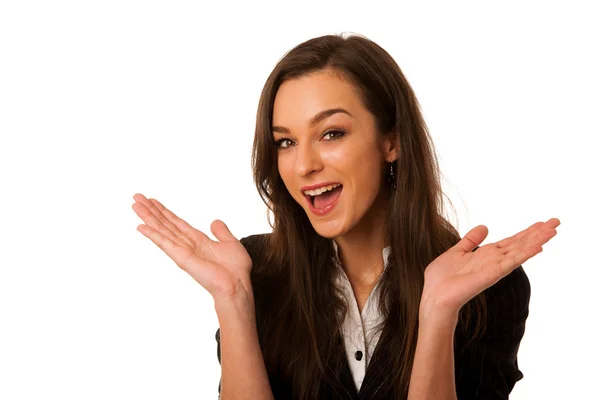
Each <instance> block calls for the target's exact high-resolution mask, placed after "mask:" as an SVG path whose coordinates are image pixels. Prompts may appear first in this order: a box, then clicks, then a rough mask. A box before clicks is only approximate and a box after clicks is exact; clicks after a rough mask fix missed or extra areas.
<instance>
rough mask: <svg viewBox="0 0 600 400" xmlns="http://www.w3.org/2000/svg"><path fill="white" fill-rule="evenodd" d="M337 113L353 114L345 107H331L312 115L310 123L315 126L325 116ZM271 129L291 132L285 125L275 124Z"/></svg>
mask: <svg viewBox="0 0 600 400" xmlns="http://www.w3.org/2000/svg"><path fill="white" fill-rule="evenodd" d="M337 113H344V114H347V115H349V116H352V114H350V113H349V112H348V111H346V110H344V109H343V108H330V109H328V110H324V111H321V112H319V113H318V114H317V115H315V116H314V117H312V118H311V120H310V121H309V123H308V125H309V126H310V127H311V128H312V127H313V126H315V125H317V124H318V123H319V122H321V121H323V120H324V119H325V118H328V117H330V116H332V115H333V114H337ZM271 130H272V131H273V132H279V133H288V134H289V133H291V132H290V130H289V129H288V128H286V127H284V126H274V127H273V128H271Z"/></svg>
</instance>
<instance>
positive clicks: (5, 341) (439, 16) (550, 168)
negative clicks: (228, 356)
mask: <svg viewBox="0 0 600 400" xmlns="http://www.w3.org/2000/svg"><path fill="white" fill-rule="evenodd" d="M214 3H215V2H210V5H201V2H194V1H187V2H183V1H168V2H167V1H122V0H121V1H96V2H92V1H70V2H68V1H52V2H42V1H39V2H31V1H3V2H2V3H0V4H1V5H0V134H1V141H0V178H1V180H0V184H1V185H0V188H1V196H0V212H1V213H2V216H1V219H0V398H2V399H7V400H13V399H15V400H16V399H62V400H66V399H78V400H79V399H213V398H216V397H217V386H218V382H219V376H220V369H219V365H218V363H217V356H216V342H215V339H214V335H215V331H216V329H217V327H218V324H217V319H216V315H215V312H214V304H213V301H212V298H211V297H210V295H208V293H207V292H205V290H204V289H203V288H202V287H201V286H199V285H198V284H197V283H196V282H195V281H194V280H193V279H191V278H190V277H189V276H188V275H187V274H185V273H184V272H183V271H181V270H180V269H179V268H178V267H177V266H176V265H175V264H174V263H173V262H172V261H171V260H170V259H169V258H168V257H167V256H166V255H165V254H164V253H162V251H161V250H160V249H159V248H158V247H156V246H155V245H154V244H153V243H152V242H151V241H150V240H149V239H147V238H145V237H144V236H143V235H142V234H141V233H139V232H138V231H137V230H136V227H137V225H138V224H139V223H141V220H140V219H139V218H138V217H137V215H136V214H135V213H134V211H133V210H132V209H131V205H132V204H133V202H134V201H133V199H132V196H133V195H134V194H135V193H137V192H140V193H143V194H145V195H146V196H148V197H155V198H157V199H159V200H160V201H162V202H163V203H164V204H165V205H166V206H167V207H169V208H171V209H172V210H173V211H174V212H176V213H177V214H179V215H180V216H182V217H183V218H185V219H186V220H187V221H188V222H190V223H191V224H192V225H194V226H195V227H197V228H199V229H201V230H203V231H205V232H208V227H209V225H210V222H211V221H213V220H214V219H216V218H220V219H222V220H224V221H225V222H226V223H227V224H228V225H229V227H230V229H231V230H232V232H233V233H234V234H235V235H236V236H237V237H242V236H246V235H250V234H253V233H261V232H268V231H269V229H270V228H269V226H268V224H267V219H266V214H265V210H266V208H265V206H264V205H263V204H262V202H261V200H260V198H259V197H258V194H257V192H256V190H255V188H254V186H253V183H252V177H251V171H250V150H251V144H252V140H253V134H254V118H255V113H256V107H257V101H258V98H259V94H260V91H261V89H262V86H263V84H264V82H265V80H266V78H267V76H268V74H269V73H270V71H271V70H272V68H273V67H274V65H275V64H276V62H277V61H278V60H279V58H280V57H282V56H283V55H284V53H285V52H286V51H288V50H290V49H291V48H292V47H294V46H295V45H297V44H299V43H300V42H302V41H304V40H307V39H310V38H312V37H315V36H320V35H323V34H327V33H341V32H347V33H348V32H357V33H360V34H363V35H365V36H367V37H368V38H370V39H372V40H374V41H376V42H377V43H378V44H380V45H381V46H382V47H383V48H385V49H386V50H387V51H388V52H389V53H390V54H391V55H392V56H393V57H394V58H395V59H396V61H397V62H398V64H399V65H400V67H401V68H402V70H403V71H404V73H405V74H406V76H407V78H408V80H409V81H410V83H411V84H412V86H413V88H414V90H415V92H416V94H417V96H418V99H419V100H420V102H421V104H422V107H423V111H424V114H425V118H426V121H427V123H428V125H429V127H430V129H431V133H432V136H433V139H434V142H435V144H436V146H437V148H438V151H439V155H440V158H441V165H442V171H443V173H444V175H445V182H444V185H445V188H446V190H447V193H448V195H449V196H450V197H451V199H452V201H453V203H454V205H455V207H456V211H457V216H458V217H457V220H456V222H457V223H458V227H459V230H460V232H461V234H463V235H464V234H465V233H466V232H467V231H468V230H469V229H470V228H472V227H474V226H475V225H478V224H485V225H487V226H488V227H489V229H490V235H489V237H488V239H487V240H486V242H485V243H487V242H489V241H495V240H499V239H502V238H504V237H506V236H508V235H512V234H514V233H516V232H517V231H519V230H521V229H524V228H525V227H527V226H529V225H530V224H532V223H534V222H536V221H538V220H543V221H545V220H547V219H549V218H551V217H558V218H560V219H561V221H562V225H561V226H560V227H559V228H558V231H559V234H558V235H557V236H556V237H555V238H554V239H553V240H552V241H551V242H550V243H548V244H547V245H546V246H545V251H544V252H543V253H541V254H540V255H538V256H536V257H535V258H534V259H531V260H530V261H528V262H527V263H526V264H525V270H526V272H527V274H528V275H529V278H530V281H531V285H532V297H531V305H530V317H529V319H528V321H527V330H526V334H525V337H524V339H523V341H522V343H521V349H520V352H519V366H520V368H521V370H522V371H523V373H524V375H525V378H524V379H523V380H522V381H520V382H518V383H517V384H516V387H515V389H514V391H513V394H512V395H511V399H515V400H523V399H566V398H573V399H575V398H586V399H590V398H596V399H599V398H600V396H599V395H598V394H597V393H598V391H597V389H596V388H597V382H598V372H600V368H599V367H598V358H599V357H600V349H599V344H598V339H597V338H598V337H600V331H599V330H600V329H599V328H598V323H597V322H598V311H597V308H598V305H599V301H598V299H597V295H598V285H597V279H598V276H599V275H598V267H599V266H600V265H599V262H598V258H597V256H596V253H595V252H596V251H597V249H598V243H597V238H598V223H599V222H600V221H599V218H598V215H597V211H596V209H597V204H598V198H597V197H596V196H595V193H597V188H596V186H597V185H598V181H599V180H598V177H597V175H598V172H599V171H600V168H599V161H598V148H597V145H598V135H599V134H600V123H599V121H598V110H599V106H600V101H599V96H600V95H599V93H600V80H599V78H598V71H600V62H599V61H598V39H599V38H600V28H599V27H598V16H599V15H598V12H596V11H594V8H593V7H592V5H591V4H592V3H593V2H591V1H590V2H587V3H584V2H574V1H568V2H567V1H563V2H547V1H545V2H539V3H533V2H527V1H519V2H514V3H510V2H502V3H498V5H490V4H487V3H486V4H483V2H444V3H442V2H440V3H432V2H423V1H421V2H418V6H417V5H415V4H417V2H414V3H413V4H406V3H402V2H397V1H395V2H393V3H392V2H390V4H384V3H375V2H364V1H363V2H359V3H352V2H350V1H343V2H328V3H326V4H319V5H317V4H316V3H315V4H312V3H310V2H300V1H297V2H293V3H289V4H285V3H283V2H277V3H275V2H274V3H272V4H266V3H263V4H261V5H256V4H250V2H249V3H247V4H241V2H240V4H234V3H225V4H222V5H219V6H217V5H215V4H214Z"/></svg>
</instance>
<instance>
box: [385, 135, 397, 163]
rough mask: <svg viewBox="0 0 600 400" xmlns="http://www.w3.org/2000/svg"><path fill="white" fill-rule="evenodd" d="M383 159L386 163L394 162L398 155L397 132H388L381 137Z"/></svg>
mask: <svg viewBox="0 0 600 400" xmlns="http://www.w3.org/2000/svg"><path fill="white" fill-rule="evenodd" d="M382 146H383V147H382V150H383V158H384V160H385V161H387V162H394V161H396V160H397V159H398V156H399V155H400V135H399V134H398V132H390V133H387V134H385V135H384V137H383V144H382Z"/></svg>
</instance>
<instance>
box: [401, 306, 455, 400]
mask: <svg viewBox="0 0 600 400" xmlns="http://www.w3.org/2000/svg"><path fill="white" fill-rule="evenodd" d="M429 304H430V303H429V302H428V300H427V299H423V300H422V301H421V307H420V310H419V330H418V336H417V347H416V350H415V359H414V362H413V369H412V373H411V377H410V386H409V389H408V400H429V399H431V400H434V399H435V400H457V397H456V387H455V383H454V331H455V328H456V324H457V322H458V313H447V314H442V313H439V312H437V311H436V310H435V309H434V308H433V307H430V306H429Z"/></svg>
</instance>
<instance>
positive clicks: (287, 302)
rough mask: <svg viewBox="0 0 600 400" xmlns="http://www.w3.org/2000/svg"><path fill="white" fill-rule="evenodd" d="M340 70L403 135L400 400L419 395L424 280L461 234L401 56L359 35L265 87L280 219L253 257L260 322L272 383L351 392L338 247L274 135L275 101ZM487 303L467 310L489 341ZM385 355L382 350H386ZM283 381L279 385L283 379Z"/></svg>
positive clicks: (388, 274)
mask: <svg viewBox="0 0 600 400" xmlns="http://www.w3.org/2000/svg"><path fill="white" fill-rule="evenodd" d="M323 69H331V70H333V71H335V72H336V73H338V75H339V76H340V77H342V78H343V79H345V80H347V81H349V82H351V83H352V84H354V85H355V86H356V88H357V89H358V90H359V93H360V95H361V98H362V102H363V104H364V105H365V107H366V108H367V109H368V110H369V111H370V112H371V113H372V114H373V115H374V116H375V120H376V125H377V129H378V131H379V132H380V133H381V134H396V135H398V139H399V143H400V146H399V148H400V155H399V158H398V160H397V161H396V162H395V163H394V165H393V168H394V171H395V176H396V186H397V188H396V189H395V190H394V191H392V192H391V194H390V196H391V198H390V202H389V209H388V218H386V221H387V225H386V235H387V237H386V243H389V245H390V246H391V251H390V253H389V254H390V255H389V266H388V268H386V269H385V271H384V273H383V276H382V277H381V291H380V294H379V296H380V298H379V300H380V305H381V312H382V314H383V317H384V323H382V324H381V325H380V326H379V327H378V329H381V337H380V339H379V345H381V346H385V349H386V351H385V353H386V354H387V355H388V356H387V357H386V360H385V361H384V362H385V363H386V365H385V368H386V371H388V372H389V379H388V380H387V382H388V384H387V386H386V388H385V389H384V390H386V391H387V392H386V393H389V394H390V395H391V396H394V397H395V398H404V397H406V395H407V393H408V386H409V382H410V375H411V370H412V364H413V359H414V355H415V347H416V342H417V330H418V310H419V302H420V299H421V293H422V288H423V283H424V270H425V268H426V267H427V265H428V264H429V263H430V262H431V261H433V260H434V259H435V258H436V257H437V256H438V255H440V254H441V253H443V252H444V251H446V250H447V249H448V248H450V247H451V246H453V245H455V244H456V243H457V242H458V241H459V240H460V236H459V234H458V232H457V230H456V229H455V228H454V227H453V226H452V224H451V223H450V222H448V220H447V219H446V218H445V217H444V216H443V206H444V202H443V200H444V197H445V196H444V194H443V192H442V189H441V184H440V172H439V165H438V162H437V158H436V153H435V148H434V146H433V143H432V141H431V137H430V135H429V132H428V130H427V127H426V125H425V122H424V120H423V116H422V114H421V111H420V106H419V103H418V102H417V99H416V97H415V94H414V92H413V90H412V88H411V86H410V85H409V83H408V81H407V80H406V78H405V77H404V74H403V73H402V71H401V70H400V68H399V66H398V65H397V64H396V62H395V61H394V60H393V58H392V57H391V56H390V55H389V54H388V53H387V52H386V51H385V50H384V49H383V48H381V47H380V46H378V45H377V44H376V43H374V42H373V41H371V40H369V39H367V38H364V37H362V36H358V35H352V36H348V37H344V36H341V35H327V36H322V37H318V38H314V39H311V40H308V41H306V42H304V43H301V44H300V45H298V46H296V47H295V48H293V49H292V50H290V51H289V52H288V53H287V54H286V55H285V56H284V57H283V58H282V59H281V60H280V61H279V63H278V64H277V65H276V66H275V68H274V70H273V71H272V73H271V74H270V76H269V77H268V79H267V82H266V84H265V86H264V88H263V91H262V94H261V97H260V101H259V105H258V112H257V119H256V131H255V137H254V146H253V154H252V167H253V173H254V180H255V184H256V186H257V189H258V191H259V193H260V195H261V197H262V199H263V201H264V202H265V203H266V204H267V206H268V208H269V210H270V212H271V213H272V216H273V220H272V222H270V223H271V226H272V228H273V232H272V233H271V234H269V235H265V236H264V237H263V238H264V240H265V243H264V244H263V245H264V246H263V247H261V248H262V249H266V251H265V250H262V251H261V254H257V255H255V257H254V266H253V270H252V280H253V285H254V288H255V301H256V317H257V327H258V332H259V337H260V341H261V346H262V349H263V356H264V359H265V363H266V366H267V370H268V372H269V376H271V377H277V379H283V380H287V381H289V382H290V384H291V385H292V387H293V393H294V398H298V399H314V398H320V397H319V396H322V395H323V393H324V392H323V388H325V387H331V388H333V390H334V391H335V390H341V386H340V382H339V379H338V377H339V371H340V369H341V367H342V364H343V362H345V360H344V358H345V357H346V355H345V353H344V352H343V351H340V349H341V347H340V341H339V340H340V337H341V336H340V335H341V332H340V327H341V323H342V321H343V316H344V314H345V311H346V304H345V302H344V301H343V300H342V297H341V296H340V293H339V292H338V291H337V290H336V288H335V285H334V283H333V282H334V273H335V268H334V264H333V263H332V258H333V256H334V250H333V247H332V241H331V240H330V239H327V238H323V237H321V236H320V235H319V234H318V233H317V232H316V231H315V230H314V228H313V227H312V225H311V223H310V221H309V219H308V217H307V215H306V213H305V211H304V210H303V209H302V207H301V206H300V205H298V204H297V203H296V202H295V201H294V199H293V198H292V196H291V195H290V194H289V193H288V191H287V189H286V187H285V186H284V184H283V181H282V180H281V177H280V175H279V172H278V167H277V148H276V145H275V142H274V139H273V136H272V132H271V126H272V115H273V103H274V99H275V95H276V93H277V90H278V88H279V86H280V85H281V84H282V83H283V82H284V81H286V80H290V79H294V78H298V77H301V76H304V75H307V74H310V73H312V72H316V71H320V70H323ZM484 314H485V302H484V299H483V297H482V296H481V295H480V296H478V297H476V298H474V299H473V300H472V301H471V302H469V303H467V304H466V305H465V306H464V307H463V308H462V310H461V313H460V317H459V318H460V321H461V325H462V326H463V327H464V329H466V327H467V326H470V325H469V324H471V323H472V322H476V328H475V330H474V331H475V333H474V334H473V337H474V336H475V335H476V334H479V332H480V330H481V328H482V323H483V321H484ZM379 345H378V346H379ZM273 379H274V378H273Z"/></svg>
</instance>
